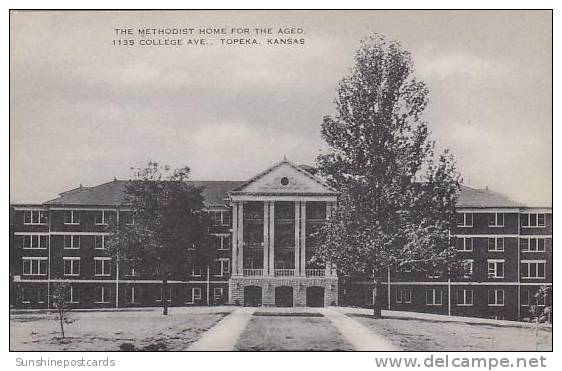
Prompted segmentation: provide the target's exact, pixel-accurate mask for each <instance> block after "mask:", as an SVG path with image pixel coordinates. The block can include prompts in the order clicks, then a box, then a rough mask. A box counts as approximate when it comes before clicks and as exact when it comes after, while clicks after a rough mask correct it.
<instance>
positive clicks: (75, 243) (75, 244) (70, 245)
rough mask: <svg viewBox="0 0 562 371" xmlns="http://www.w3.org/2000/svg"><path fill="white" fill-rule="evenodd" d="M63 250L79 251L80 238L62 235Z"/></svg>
mask: <svg viewBox="0 0 562 371" xmlns="http://www.w3.org/2000/svg"><path fill="white" fill-rule="evenodd" d="M64 248H65V249H79V248H80V236H78V235H72V234H66V235H64Z"/></svg>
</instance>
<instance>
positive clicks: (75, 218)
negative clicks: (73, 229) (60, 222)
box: [64, 210, 80, 224]
mask: <svg viewBox="0 0 562 371" xmlns="http://www.w3.org/2000/svg"><path fill="white" fill-rule="evenodd" d="M64 224H80V212H79V211H76V210H66V211H65V212H64Z"/></svg>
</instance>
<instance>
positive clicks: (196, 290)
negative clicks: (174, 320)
mask: <svg viewBox="0 0 562 371" xmlns="http://www.w3.org/2000/svg"><path fill="white" fill-rule="evenodd" d="M199 300H201V288H200V287H190V288H188V289H187V295H186V303H189V304H192V303H195V302H197V301H199Z"/></svg>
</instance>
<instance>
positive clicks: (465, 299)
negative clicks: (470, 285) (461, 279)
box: [457, 289, 474, 306]
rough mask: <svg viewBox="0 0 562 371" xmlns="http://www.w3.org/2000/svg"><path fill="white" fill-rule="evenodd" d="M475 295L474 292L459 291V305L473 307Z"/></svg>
mask: <svg viewBox="0 0 562 371" xmlns="http://www.w3.org/2000/svg"><path fill="white" fill-rule="evenodd" d="M473 300H474V295H473V292H472V290H465V289H459V290H458V291H457V305H458V306H471V305H474V301H473Z"/></svg>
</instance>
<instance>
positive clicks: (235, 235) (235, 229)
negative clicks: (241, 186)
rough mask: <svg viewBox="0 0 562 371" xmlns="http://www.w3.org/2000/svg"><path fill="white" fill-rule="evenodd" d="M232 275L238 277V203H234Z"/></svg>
mask: <svg viewBox="0 0 562 371" xmlns="http://www.w3.org/2000/svg"><path fill="white" fill-rule="evenodd" d="M232 275H233V276H237V275H238V202H236V201H234V202H232Z"/></svg>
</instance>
